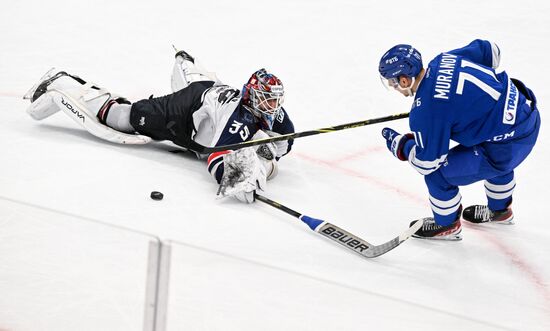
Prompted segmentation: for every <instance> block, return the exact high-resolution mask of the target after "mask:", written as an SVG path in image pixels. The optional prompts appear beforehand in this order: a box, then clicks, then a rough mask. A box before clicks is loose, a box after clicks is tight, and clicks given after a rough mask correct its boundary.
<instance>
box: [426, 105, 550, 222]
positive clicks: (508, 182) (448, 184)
mask: <svg viewBox="0 0 550 331" xmlns="http://www.w3.org/2000/svg"><path fill="white" fill-rule="evenodd" d="M520 125H527V126H529V127H531V128H532V129H531V131H530V132H529V131H528V133H527V134H526V135H524V136H523V137H518V138H513V139H510V140H505V141H503V142H498V143H497V142H486V143H482V144H480V145H476V146H472V147H465V146H463V145H458V146H456V147H454V148H452V149H451V150H450V151H449V154H448V156H447V162H446V163H445V164H444V165H443V166H441V167H440V168H439V169H438V170H436V171H434V172H432V173H431V174H429V175H426V176H425V181H426V185H427V186H428V191H429V193H430V204H431V207H432V211H433V214H434V218H435V221H436V223H437V224H439V225H449V224H451V223H452V222H453V221H454V220H455V219H456V218H457V216H459V215H458V212H459V209H460V205H461V204H460V201H461V196H460V192H459V189H458V187H459V186H464V185H468V184H472V183H475V182H478V181H481V180H485V193H486V195H487V201H488V206H489V208H490V209H491V210H501V209H505V208H506V207H507V206H508V205H509V204H510V203H511V202H512V193H513V191H514V188H515V186H516V185H515V180H514V169H515V168H516V167H517V166H518V165H519V164H520V163H521V162H522V161H523V160H525V158H526V157H527V155H529V153H530V152H531V150H532V149H533V146H534V145H535V142H536V140H537V136H538V133H539V128H540V115H539V112H538V111H537V110H536V109H535V110H534V111H533V113H532V115H531V116H530V118H529V119H528V120H527V121H526V123H522V124H520Z"/></svg>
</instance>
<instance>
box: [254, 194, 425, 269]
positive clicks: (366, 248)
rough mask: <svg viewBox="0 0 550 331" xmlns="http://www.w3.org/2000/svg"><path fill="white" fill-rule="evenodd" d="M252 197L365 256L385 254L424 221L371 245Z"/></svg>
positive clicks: (323, 222)
mask: <svg viewBox="0 0 550 331" xmlns="http://www.w3.org/2000/svg"><path fill="white" fill-rule="evenodd" d="M254 197H255V198H256V200H259V201H261V202H263V203H266V204H268V205H270V206H272V207H275V208H277V209H279V210H282V211H284V212H285V213H287V214H289V215H292V216H294V217H296V218H298V219H299V220H301V221H302V222H304V223H305V224H307V226H309V228H310V229H311V230H313V231H315V232H317V233H319V234H320V235H322V236H324V237H325V238H328V239H330V240H332V241H334V242H337V243H338V244H340V245H342V246H343V247H345V248H347V249H349V250H352V251H353V252H355V253H357V254H359V255H361V256H363V257H366V258H373V257H377V256H380V255H382V254H386V253H387V252H389V251H391V250H392V249H394V248H395V247H397V246H399V245H401V243H402V242H404V241H405V240H407V239H409V237H410V236H411V235H413V234H414V233H415V232H416V231H417V230H418V229H420V228H421V227H422V224H423V223H424V221H423V220H420V221H418V222H416V223H415V224H414V225H413V226H412V227H410V228H408V229H407V230H406V231H404V232H403V233H402V234H400V235H399V236H397V237H395V238H393V239H392V240H390V241H387V242H385V243H383V244H380V245H373V244H370V243H369V242H367V241H365V240H363V239H361V238H359V237H357V236H356V235H353V234H351V233H349V232H347V231H346V230H344V229H341V228H339V227H337V226H336V225H334V224H331V223H329V222H326V221H323V220H320V219H316V218H313V217H309V216H307V215H304V214H300V213H299V212H297V211H295V210H292V209H290V208H288V207H286V206H284V205H282V204H280V203H278V202H275V201H273V200H270V199H268V198H266V197H264V196H262V195H259V194H257V193H254Z"/></svg>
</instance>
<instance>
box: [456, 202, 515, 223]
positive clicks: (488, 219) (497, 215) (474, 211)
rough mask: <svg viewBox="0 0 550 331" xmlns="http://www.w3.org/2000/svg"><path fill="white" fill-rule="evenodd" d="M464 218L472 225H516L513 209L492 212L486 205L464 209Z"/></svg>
mask: <svg viewBox="0 0 550 331" xmlns="http://www.w3.org/2000/svg"><path fill="white" fill-rule="evenodd" d="M462 218H463V219H464V220H465V221H468V222H471V223H477V224H479V223H497V224H504V225H511V224H514V213H513V212H512V208H511V207H510V206H508V208H506V209H503V210H497V211H492V210H491V209H489V207H488V206H485V205H474V206H470V207H468V208H466V209H464V212H463V213H462Z"/></svg>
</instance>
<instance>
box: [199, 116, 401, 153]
mask: <svg viewBox="0 0 550 331" xmlns="http://www.w3.org/2000/svg"><path fill="white" fill-rule="evenodd" d="M406 117H409V113H401V114H395V115H390V116H384V117H378V118H372V119H369V120H363V121H358V122H352V123H347V124H340V125H336V126H330V127H327V128H322V129H315V130H309V131H302V132H295V133H287V134H283V135H280V136H275V137H270V138H264V139H258V140H249V141H243V142H240V143H236V144H230V145H223V146H214V147H207V146H204V145H201V144H199V143H197V142H195V141H193V140H191V142H190V145H189V149H191V150H193V151H195V152H197V153H199V154H210V153H214V152H220V151H225V150H228V149H230V150H236V149H240V148H245V147H250V146H256V145H261V144H267V143H271V142H275V141H281V140H289V139H296V138H300V137H307V136H313V135H316V134H321V133H327V132H334V131H340V130H346V129H352V128H358V127H361V126H365V125H370V124H376V123H382V122H389V121H394V120H398V119H401V118H406Z"/></svg>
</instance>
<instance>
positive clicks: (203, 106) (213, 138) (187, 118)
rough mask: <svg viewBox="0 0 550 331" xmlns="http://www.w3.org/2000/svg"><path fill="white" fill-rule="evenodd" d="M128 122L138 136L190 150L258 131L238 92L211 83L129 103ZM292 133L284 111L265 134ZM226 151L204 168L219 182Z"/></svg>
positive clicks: (280, 150) (233, 140)
mask: <svg viewBox="0 0 550 331" xmlns="http://www.w3.org/2000/svg"><path fill="white" fill-rule="evenodd" d="M130 123H131V124H132V126H133V127H134V129H136V131H138V132H139V133H140V134H144V135H147V136H149V137H151V138H153V139H155V140H170V141H172V142H174V143H175V144H177V145H180V146H182V147H184V148H187V149H190V150H192V147H191V146H192V144H191V141H194V142H196V143H199V144H201V145H204V146H208V147H213V146H223V145H228V144H235V143H240V142H243V141H247V140H251V139H252V137H253V136H254V135H255V134H256V133H257V132H258V131H259V130H261V129H262V127H261V125H260V122H259V120H258V119H257V118H256V117H255V116H254V115H253V114H252V113H250V112H249V111H248V110H246V109H245V108H244V107H243V106H242V105H241V94H240V91H239V90H237V89H235V88H232V87H230V86H227V85H214V82H213V81H198V82H194V83H191V84H189V86H187V87H186V88H184V89H181V90H179V91H177V92H174V93H172V94H169V95H166V96H163V97H158V98H149V99H145V100H141V101H138V102H136V103H134V104H133V105H132V111H131V113H130ZM264 131H266V130H264ZM293 132H294V125H293V123H292V121H291V120H290V118H289V117H288V114H287V113H286V111H285V110H284V109H283V108H281V109H280V110H279V112H278V115H277V117H276V119H275V121H274V123H273V127H272V128H271V130H269V131H266V133H267V134H269V135H277V134H287V133H293ZM291 147H292V140H289V141H284V142H283V144H282V146H281V147H279V146H278V149H277V159H279V158H280V157H282V156H284V155H286V154H287V153H288V152H289V151H290V149H291ZM228 152H229V151H223V152H217V153H212V154H211V155H209V156H208V170H209V171H210V173H211V174H212V176H213V177H214V178H215V179H216V181H217V182H218V183H219V182H220V180H221V178H222V176H223V167H224V166H223V155H224V154H226V153H228Z"/></svg>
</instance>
